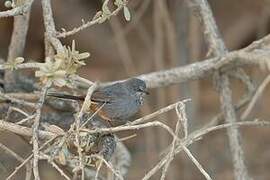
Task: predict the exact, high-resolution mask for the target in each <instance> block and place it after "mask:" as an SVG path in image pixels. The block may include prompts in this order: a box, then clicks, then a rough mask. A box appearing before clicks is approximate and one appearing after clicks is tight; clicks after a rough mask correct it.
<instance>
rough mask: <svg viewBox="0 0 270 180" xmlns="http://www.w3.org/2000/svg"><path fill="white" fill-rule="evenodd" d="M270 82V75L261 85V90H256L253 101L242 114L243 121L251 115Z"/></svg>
mask: <svg viewBox="0 0 270 180" xmlns="http://www.w3.org/2000/svg"><path fill="white" fill-rule="evenodd" d="M269 82H270V75H268V76H267V77H266V78H265V79H264V80H263V82H262V83H261V84H260V86H259V88H258V89H257V90H256V92H255V94H254V96H253V97H252V99H251V101H250V102H249V104H248V107H247V108H246V110H245V111H244V112H243V113H242V115H241V119H242V120H244V119H246V118H247V116H248V115H249V114H250V112H251V110H252V108H253V107H254V106H255V104H256V102H257V100H258V99H259V97H260V96H261V95H262V93H263V91H264V89H265V88H266V86H267V85H268V84H269Z"/></svg>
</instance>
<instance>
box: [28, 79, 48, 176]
mask: <svg viewBox="0 0 270 180" xmlns="http://www.w3.org/2000/svg"><path fill="white" fill-rule="evenodd" d="M50 86H51V82H47V84H46V85H45V86H44V87H43V89H42V93H41V97H40V99H39V101H38V103H37V105H36V108H37V110H36V116H35V119H34V124H33V127H32V128H33V137H32V140H33V155H34V156H33V174H34V178H35V180H39V179H40V177H39V171H38V160H39V141H38V128H39V123H40V118H41V108H42V107H43V104H44V102H45V98H46V94H47V91H48V89H49V88H50Z"/></svg>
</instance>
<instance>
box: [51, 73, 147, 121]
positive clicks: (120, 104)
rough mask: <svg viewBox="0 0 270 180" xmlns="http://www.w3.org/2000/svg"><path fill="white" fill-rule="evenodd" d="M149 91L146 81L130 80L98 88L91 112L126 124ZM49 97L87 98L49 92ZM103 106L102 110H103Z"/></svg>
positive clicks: (92, 98) (80, 99)
mask: <svg viewBox="0 0 270 180" xmlns="http://www.w3.org/2000/svg"><path fill="white" fill-rule="evenodd" d="M147 94H149V92H148V91H147V87H146V83H145V81H143V80H141V79H138V78H130V79H127V80H125V81H121V82H116V83H114V84H111V85H107V86H104V87H99V88H97V89H96V90H95V91H94V92H93V94H92V96H91V105H90V110H91V111H92V112H96V111H98V110H99V111H98V112H97V114H98V116H100V117H101V118H102V119H104V120H106V121H109V122H117V123H126V122H128V121H129V118H130V117H132V116H133V115H135V114H136V113H137V112H138V111H139V109H140V107H141V106H142V104H143V102H144V97H145V95H147ZM48 96H51V97H56V98H63V99H72V100H78V101H84V99H85V96H74V95H69V94H63V93H56V92H49V93H48ZM101 106H102V108H101Z"/></svg>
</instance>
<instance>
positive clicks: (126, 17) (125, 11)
mask: <svg viewBox="0 0 270 180" xmlns="http://www.w3.org/2000/svg"><path fill="white" fill-rule="evenodd" d="M124 16H125V19H126V20H127V21H130V19H131V15H130V12H129V9H128V7H127V6H124Z"/></svg>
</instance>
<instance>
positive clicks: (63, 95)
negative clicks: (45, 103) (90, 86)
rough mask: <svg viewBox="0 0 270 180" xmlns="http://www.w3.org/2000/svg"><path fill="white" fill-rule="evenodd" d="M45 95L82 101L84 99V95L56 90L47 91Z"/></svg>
mask: <svg viewBox="0 0 270 180" xmlns="http://www.w3.org/2000/svg"><path fill="white" fill-rule="evenodd" d="M47 96H51V97H56V98H62V99H72V100H77V101H84V99H85V96H74V95H70V94H64V93H56V92H49V93H48V94H47Z"/></svg>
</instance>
